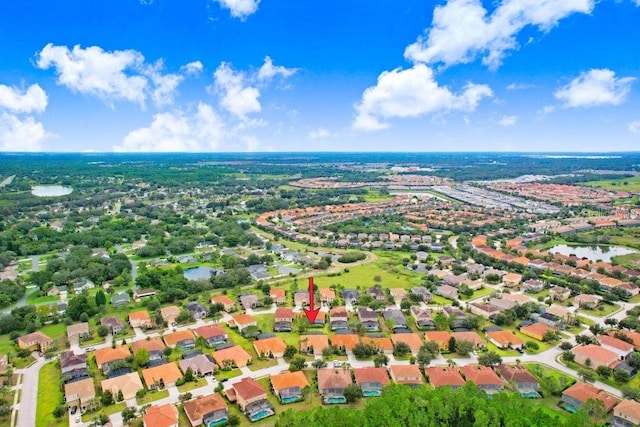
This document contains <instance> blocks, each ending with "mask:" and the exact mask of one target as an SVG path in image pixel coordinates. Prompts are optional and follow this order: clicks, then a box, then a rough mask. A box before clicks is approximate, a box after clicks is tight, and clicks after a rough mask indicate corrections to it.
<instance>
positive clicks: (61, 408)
mask: <svg viewBox="0 0 640 427" xmlns="http://www.w3.org/2000/svg"><path fill="white" fill-rule="evenodd" d="M66 413H67V405H58V406H56V407H55V408H54V410H53V412H52V414H53V416H54V417H55V418H57V419H60V418H62V417H63V416H64V415H66Z"/></svg>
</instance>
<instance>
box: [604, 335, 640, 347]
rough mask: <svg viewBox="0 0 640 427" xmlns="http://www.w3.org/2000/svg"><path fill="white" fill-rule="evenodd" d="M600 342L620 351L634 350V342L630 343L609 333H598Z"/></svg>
mask: <svg viewBox="0 0 640 427" xmlns="http://www.w3.org/2000/svg"><path fill="white" fill-rule="evenodd" d="M597 339H598V342H599V343H600V344H602V345H606V346H609V347H613V348H615V349H617V350H620V351H633V348H634V347H633V344H629V343H628V342H626V341H623V340H621V339H619V338H615V337H610V336H609V335H598V338H597Z"/></svg>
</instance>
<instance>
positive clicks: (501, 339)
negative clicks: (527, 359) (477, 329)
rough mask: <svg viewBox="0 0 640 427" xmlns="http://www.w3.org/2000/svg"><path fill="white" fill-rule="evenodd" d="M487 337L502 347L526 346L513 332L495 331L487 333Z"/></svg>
mask: <svg viewBox="0 0 640 427" xmlns="http://www.w3.org/2000/svg"><path fill="white" fill-rule="evenodd" d="M487 337H488V338H490V339H492V340H494V341H495V342H497V343H499V344H500V345H501V346H504V347H506V346H508V345H515V346H519V345H522V344H524V341H523V340H521V339H520V338H518V337H517V336H516V335H515V334H514V333H513V332H511V331H494V332H487Z"/></svg>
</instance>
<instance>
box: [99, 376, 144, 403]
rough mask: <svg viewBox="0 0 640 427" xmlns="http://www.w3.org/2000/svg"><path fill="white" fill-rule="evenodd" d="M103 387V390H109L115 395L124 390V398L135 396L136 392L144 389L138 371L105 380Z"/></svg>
mask: <svg viewBox="0 0 640 427" xmlns="http://www.w3.org/2000/svg"><path fill="white" fill-rule="evenodd" d="M101 387H102V391H103V392H105V391H107V390H109V391H110V392H111V393H112V394H113V395H114V396H117V395H118V393H119V392H122V397H123V398H124V400H129V399H133V398H135V397H136V393H137V392H138V391H140V390H142V389H144V386H143V385H142V381H140V377H139V376H138V373H137V372H131V373H128V374H126V375H121V376H119V377H114V378H109V379H106V380H103V381H102V383H101Z"/></svg>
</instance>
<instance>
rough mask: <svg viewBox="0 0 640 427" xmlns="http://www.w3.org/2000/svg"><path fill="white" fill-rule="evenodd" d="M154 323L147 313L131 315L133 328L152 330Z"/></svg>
mask: <svg viewBox="0 0 640 427" xmlns="http://www.w3.org/2000/svg"><path fill="white" fill-rule="evenodd" d="M154 323H155V322H154V321H153V319H151V317H150V316H149V313H148V312H147V311H134V312H133V313H129V324H130V325H131V327H132V328H146V329H149V328H152V327H153V326H154Z"/></svg>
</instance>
